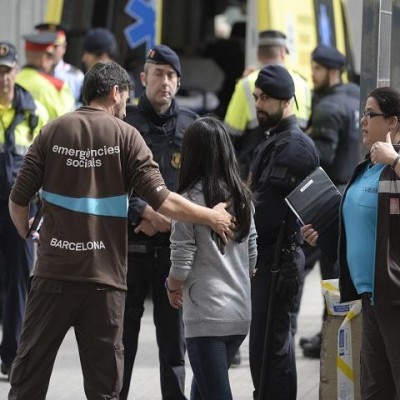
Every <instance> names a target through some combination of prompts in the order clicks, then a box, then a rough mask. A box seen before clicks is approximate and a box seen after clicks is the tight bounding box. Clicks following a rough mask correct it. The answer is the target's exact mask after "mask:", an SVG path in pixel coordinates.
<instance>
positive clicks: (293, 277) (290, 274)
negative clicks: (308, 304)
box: [276, 249, 299, 302]
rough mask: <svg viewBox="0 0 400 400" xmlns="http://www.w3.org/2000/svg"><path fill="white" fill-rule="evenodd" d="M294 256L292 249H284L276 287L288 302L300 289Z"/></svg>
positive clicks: (281, 296)
mask: <svg viewBox="0 0 400 400" xmlns="http://www.w3.org/2000/svg"><path fill="white" fill-rule="evenodd" d="M293 256H294V255H293V252H292V251H291V250H288V249H283V250H282V258H281V269H280V273H279V278H278V285H277V288H276V290H277V293H278V296H279V297H280V298H281V299H282V300H284V301H287V302H291V301H292V300H293V298H294V296H296V294H297V292H298V291H299V271H298V269H297V266H296V264H295V262H294V257H293Z"/></svg>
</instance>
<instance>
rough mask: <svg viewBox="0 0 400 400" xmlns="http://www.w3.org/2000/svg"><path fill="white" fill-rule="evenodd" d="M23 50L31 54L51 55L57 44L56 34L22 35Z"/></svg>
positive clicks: (46, 32) (47, 32)
mask: <svg viewBox="0 0 400 400" xmlns="http://www.w3.org/2000/svg"><path fill="white" fill-rule="evenodd" d="M23 38H24V39H25V50H27V51H33V52H45V53H49V54H52V53H54V48H55V45H56V42H57V33H56V32H49V31H45V32H39V33H32V34H29V35H24V36H23Z"/></svg>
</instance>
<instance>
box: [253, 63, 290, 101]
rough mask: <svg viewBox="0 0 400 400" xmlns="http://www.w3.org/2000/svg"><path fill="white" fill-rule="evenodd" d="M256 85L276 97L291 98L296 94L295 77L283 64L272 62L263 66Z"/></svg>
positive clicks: (281, 98)
mask: <svg viewBox="0 0 400 400" xmlns="http://www.w3.org/2000/svg"><path fill="white" fill-rule="evenodd" d="M255 86H256V87H257V88H259V89H261V90H262V91H263V93H265V94H267V95H268V96H270V97H272V98H274V99H278V100H289V99H291V98H292V97H293V96H294V83H293V79H292V77H291V75H290V74H289V72H288V71H287V69H286V68H285V67H282V65H278V64H270V65H267V66H265V67H264V68H262V69H261V71H260V72H259V74H258V77H257V80H256V82H255Z"/></svg>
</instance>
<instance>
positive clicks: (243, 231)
mask: <svg viewBox="0 0 400 400" xmlns="http://www.w3.org/2000/svg"><path fill="white" fill-rule="evenodd" d="M197 182H202V184H203V194H204V199H205V203H206V206H207V207H214V206H215V205H216V204H218V203H220V202H221V201H227V200H229V202H230V203H231V205H232V207H231V209H230V210H229V211H230V212H232V213H233V214H234V215H235V217H236V220H237V225H238V230H237V231H238V236H237V238H236V241H238V242H240V241H242V240H243V239H245V238H246V237H247V236H248V234H249V231H250V221H251V193H250V190H249V188H248V187H247V185H246V184H245V183H244V182H243V181H242V180H241V178H240V174H239V166H238V163H237V160H236V156H235V150H234V148H233V145H232V142H231V139H230V137H229V134H228V132H227V131H226V129H225V127H224V125H223V124H222V122H220V121H219V120H217V119H215V118H212V117H203V118H200V119H198V120H196V121H195V122H193V123H192V124H191V125H190V126H189V127H188V128H187V130H186V133H185V137H184V139H183V144H182V155H181V170H180V181H179V187H178V192H179V193H183V192H187V191H189V190H190V189H192V188H193V187H194V185H195V184H196V183H197Z"/></svg>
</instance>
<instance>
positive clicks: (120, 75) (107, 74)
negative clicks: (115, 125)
mask: <svg viewBox="0 0 400 400" xmlns="http://www.w3.org/2000/svg"><path fill="white" fill-rule="evenodd" d="M115 85H117V86H118V88H119V89H120V90H129V89H130V79H129V75H128V73H127V72H126V71H125V69H124V68H122V67H121V66H120V65H119V64H118V63H116V62H115V61H106V62H102V61H100V62H97V63H96V64H95V65H94V66H93V67H92V68H91V69H90V70H89V71H88V72H87V73H86V75H85V78H84V80H83V86H82V96H83V101H84V102H85V104H89V103H90V102H91V101H92V100H94V99H99V98H102V97H106V96H108V94H109V93H110V90H111V89H112V88H113V87H114V86H115Z"/></svg>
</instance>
